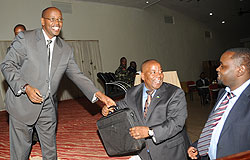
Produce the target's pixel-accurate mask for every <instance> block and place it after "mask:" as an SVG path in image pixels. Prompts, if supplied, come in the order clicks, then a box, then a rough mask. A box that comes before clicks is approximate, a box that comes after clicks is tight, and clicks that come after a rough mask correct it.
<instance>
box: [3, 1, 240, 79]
mask: <svg viewBox="0 0 250 160" xmlns="http://www.w3.org/2000/svg"><path fill="white" fill-rule="evenodd" d="M57 1H59V0H57ZM61 1H62V0H61ZM63 2H69V3H72V11H73V13H72V14H67V13H63V18H64V27H63V37H64V38H65V39H67V40H99V43H100V52H101V56H102V64H103V70H104V71H111V72H114V71H115V70H116V68H117V67H118V65H119V59H120V58H121V57H122V56H125V57H126V58H127V59H128V62H129V61H131V60H135V61H136V62H137V64H138V66H139V65H140V64H141V62H143V61H144V60H146V59H149V58H154V59H157V60H159V61H160V62H161V64H162V66H163V69H164V70H177V72H178V75H179V78H180V80H181V81H186V80H196V79H198V76H199V74H200V72H201V69H202V68H201V62H202V61H203V60H215V59H219V57H220V55H221V53H222V52H223V51H224V50H225V49H226V47H228V44H235V42H234V41H232V40H231V39H229V38H226V37H223V36H222V35H223V34H221V32H215V31H212V30H211V29H209V28H207V27H206V26H204V25H202V24H200V23H199V22H196V21H195V20H193V19H191V18H188V17H186V16H185V15H182V14H180V13H177V12H175V11H172V10H169V9H167V8H163V7H161V6H158V5H154V6H151V7H149V8H147V9H145V10H140V9H135V8H129V7H120V6H114V5H105V4H99V3H91V2H79V1H75V0H63ZM48 6H51V1H50V0H1V1H0V21H1V30H0V35H1V36H0V40H11V39H13V27H14V26H15V25H16V24H17V23H23V24H25V25H26V27H27V29H33V28H37V27H40V17H41V11H42V10H43V9H44V8H46V7H48ZM164 15H171V16H174V19H175V24H165V23H164ZM204 31H212V32H213V38H212V39H205V38H204ZM139 68H140V67H139Z"/></svg>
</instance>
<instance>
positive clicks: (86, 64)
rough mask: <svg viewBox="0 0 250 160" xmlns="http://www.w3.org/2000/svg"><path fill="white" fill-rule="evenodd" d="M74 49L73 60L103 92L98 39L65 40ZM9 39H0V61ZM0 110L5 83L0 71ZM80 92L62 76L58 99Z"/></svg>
mask: <svg viewBox="0 0 250 160" xmlns="http://www.w3.org/2000/svg"><path fill="white" fill-rule="evenodd" d="M66 42H67V43H68V44H69V45H70V46H71V47H72V49H73V50H74V56H75V61H76V63H77V64H78V66H79V68H80V70H81V71H82V72H83V73H84V75H85V76H87V77H88V78H89V79H90V80H92V82H93V83H94V85H95V86H96V87H97V88H98V89H99V90H100V91H102V92H103V87H102V86H101V84H100V83H99V81H98V78H97V73H98V72H102V63H101V55H100V49H99V41H98V40H70V41H66ZM10 43H11V41H0V61H1V62H2V61H3V59H4V57H5V55H6V51H7V48H8V47H9V46H10ZM0 81H1V85H0V94H1V95H0V110H5V105H4V98H5V92H6V90H7V84H6V82H5V80H4V77H3V75H2V73H0ZM82 96H83V94H82V92H81V91H80V90H79V89H78V88H77V87H76V86H75V84H74V83H73V82H71V81H70V80H69V79H68V78H67V77H66V76H63V78H62V80H61V83H60V86H59V89H58V100H66V99H73V98H78V97H82Z"/></svg>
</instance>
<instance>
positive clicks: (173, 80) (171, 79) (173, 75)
mask: <svg viewBox="0 0 250 160" xmlns="http://www.w3.org/2000/svg"><path fill="white" fill-rule="evenodd" d="M163 74H164V79H163V82H167V83H170V84H173V85H175V86H177V87H179V88H181V84H180V81H179V78H178V75H177V72H176V71H167V72H163ZM141 81H142V80H141V75H136V76H135V83H134V85H135V86H136V85H138V84H140V83H141Z"/></svg>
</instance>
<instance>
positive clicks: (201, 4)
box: [80, 0, 250, 38]
mask: <svg viewBox="0 0 250 160" xmlns="http://www.w3.org/2000/svg"><path fill="white" fill-rule="evenodd" d="M80 1H90V2H99V3H106V4H113V5H120V6H126V7H134V8H139V9H147V8H148V7H151V6H153V5H155V4H158V5H162V6H164V7H167V8H169V9H172V10H176V11H178V12H181V13H182V14H185V15H188V16H190V17H192V18H194V19H196V20H198V21H200V22H202V23H204V24H206V25H207V26H209V27H211V28H214V29H217V30H218V29H219V30H227V31H229V32H232V34H237V36H239V37H240V38H249V37H250V0H148V2H149V3H148V4H147V3H145V2H146V0H80ZM210 12H213V16H210V15H209V13H210ZM223 20H224V21H225V23H224V24H222V21H223Z"/></svg>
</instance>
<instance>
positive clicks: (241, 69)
mask: <svg viewBox="0 0 250 160" xmlns="http://www.w3.org/2000/svg"><path fill="white" fill-rule="evenodd" d="M245 72H246V66H245V65H240V66H239V68H238V75H237V76H238V77H240V76H242V75H244V74H245Z"/></svg>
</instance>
